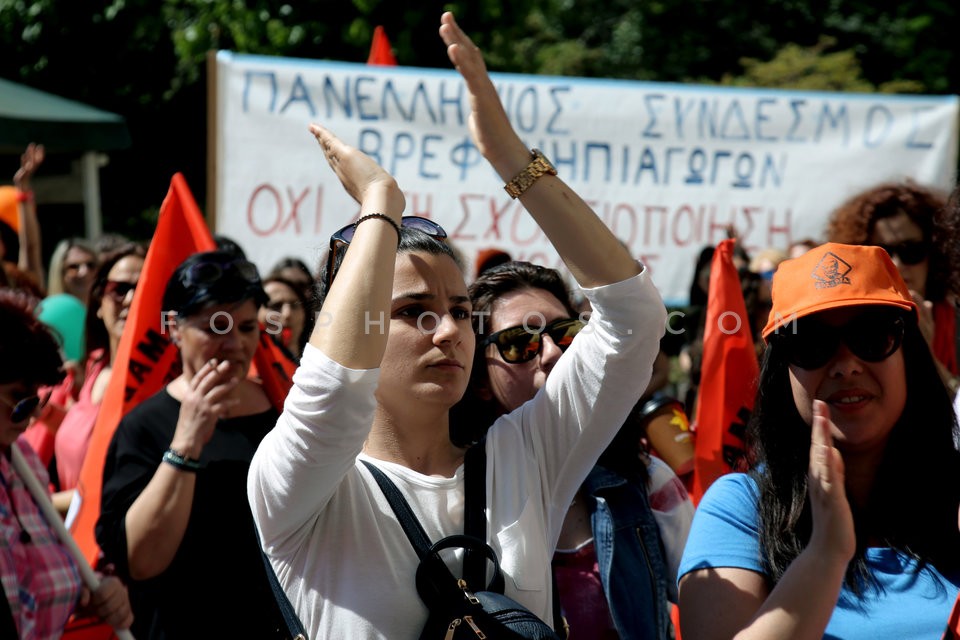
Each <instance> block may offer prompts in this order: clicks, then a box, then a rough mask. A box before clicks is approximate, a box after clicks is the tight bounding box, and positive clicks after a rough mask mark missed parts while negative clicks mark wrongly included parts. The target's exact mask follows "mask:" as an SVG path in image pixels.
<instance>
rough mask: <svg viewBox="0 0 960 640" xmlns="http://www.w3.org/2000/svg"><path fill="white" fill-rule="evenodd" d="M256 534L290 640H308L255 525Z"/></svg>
mask: <svg viewBox="0 0 960 640" xmlns="http://www.w3.org/2000/svg"><path fill="white" fill-rule="evenodd" d="M254 533H255V535H256V536H257V544H258V545H259V546H260V557H261V558H262V559H263V568H264V569H265V570H266V572H267V582H268V583H269V584H270V590H271V591H273V598H274V600H276V601H277V607H278V608H279V609H280V615H281V616H282V617H283V623H284V625H285V626H286V627H287V633H288V634H289V638H290V640H307V631H306V629H304V628H303V623H302V622H300V616H298V615H297V612H296V611H295V610H294V608H293V605H292V604H291V603H290V598H288V597H287V593H286V592H285V591H284V590H283V587H281V586H280V581H279V580H277V574H276V573H275V572H274V571H273V565H272V564H270V558H268V557H267V552H266V551H264V550H263V544H262V543H261V542H260V532H259V531H258V530H257V527H256V525H254Z"/></svg>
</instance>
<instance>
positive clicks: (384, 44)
mask: <svg viewBox="0 0 960 640" xmlns="http://www.w3.org/2000/svg"><path fill="white" fill-rule="evenodd" d="M367 64H378V65H381V66H385V67H395V66H397V59H396V58H395V57H394V55H393V49H391V48H390V40H388V39H387V32H386V31H384V30H383V27H381V26H380V25H377V27H376V28H375V29H374V30H373V42H371V43H370V56H369V57H368V58H367Z"/></svg>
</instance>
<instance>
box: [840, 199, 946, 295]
mask: <svg viewBox="0 0 960 640" xmlns="http://www.w3.org/2000/svg"><path fill="white" fill-rule="evenodd" d="M901 212H903V213H905V214H906V215H907V217H909V218H910V220H911V221H912V222H913V223H914V224H915V225H917V226H918V227H920V229H921V230H922V231H923V239H924V241H926V242H929V243H930V247H931V250H930V257H929V262H928V270H927V282H926V292H925V294H926V295H925V297H926V299H927V300H930V301H931V302H939V301H940V300H943V298H944V296H945V295H946V294H947V293H960V246H958V242H957V240H956V239H955V235H956V233H957V231H956V217H957V216H956V213H957V212H956V210H953V211H951V208H949V207H948V206H947V196H946V194H944V193H942V192H940V191H936V190H933V189H930V188H927V187H922V186H920V185H918V184H916V183H915V182H912V181H909V180H908V181H906V182H903V183H893V182H888V183H883V184H879V185H877V186H875V187H872V188H870V189H867V190H866V191H863V192H861V193H858V194H857V195H855V196H853V197H852V198H850V199H849V200H847V201H846V202H844V203H843V204H842V205H840V206H839V207H837V208H836V209H835V210H834V211H833V213H832V214H831V216H830V221H829V223H828V225H827V236H828V237H827V239H828V240H829V241H830V242H842V243H844V244H870V242H869V239H870V236H871V235H873V231H874V229H875V227H876V225H877V221H878V220H882V219H883V218H891V217H894V216H896V215H898V214H899V213H901Z"/></svg>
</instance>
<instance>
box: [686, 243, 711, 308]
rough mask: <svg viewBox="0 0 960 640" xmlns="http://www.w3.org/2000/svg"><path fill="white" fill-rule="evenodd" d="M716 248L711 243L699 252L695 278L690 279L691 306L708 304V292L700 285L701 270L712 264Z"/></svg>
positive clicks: (694, 270)
mask: <svg viewBox="0 0 960 640" xmlns="http://www.w3.org/2000/svg"><path fill="white" fill-rule="evenodd" d="M715 250H716V249H714V248H713V247H712V246H711V245H707V246H705V247H703V248H702V249H700V253H698V254H697V262H696V264H695V265H694V267H693V278H692V279H691V280H690V303H689V304H690V306H694V307H705V306H707V292H706V291H704V290H703V288H701V287H700V271H701V270H702V269H703V268H704V267H708V266H710V263H711V262H712V261H713V252H714V251H715Z"/></svg>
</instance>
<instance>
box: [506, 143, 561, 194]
mask: <svg viewBox="0 0 960 640" xmlns="http://www.w3.org/2000/svg"><path fill="white" fill-rule="evenodd" d="M548 173H549V174H550V175H552V176H555V175H557V170H556V169H555V168H554V166H553V165H552V164H550V161H549V160H547V156H545V155H543V153H541V152H540V150H539V149H532V150H531V151H530V164H528V165H527V166H526V167H525V168H524V169H523V171H521V172H520V173H518V174H517V175H515V176H513V180H511V181H510V182H508V183H507V184H505V185H503V188H504V190H505V191H506V192H507V193H509V194H510V197H511V198H519V197H520V195H521V194H523V192H524V191H526V190H527V189H529V188H530V185H532V184H533V183H534V182H536V181H537V178H539V177H540V176H542V175H546V174H548Z"/></svg>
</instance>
